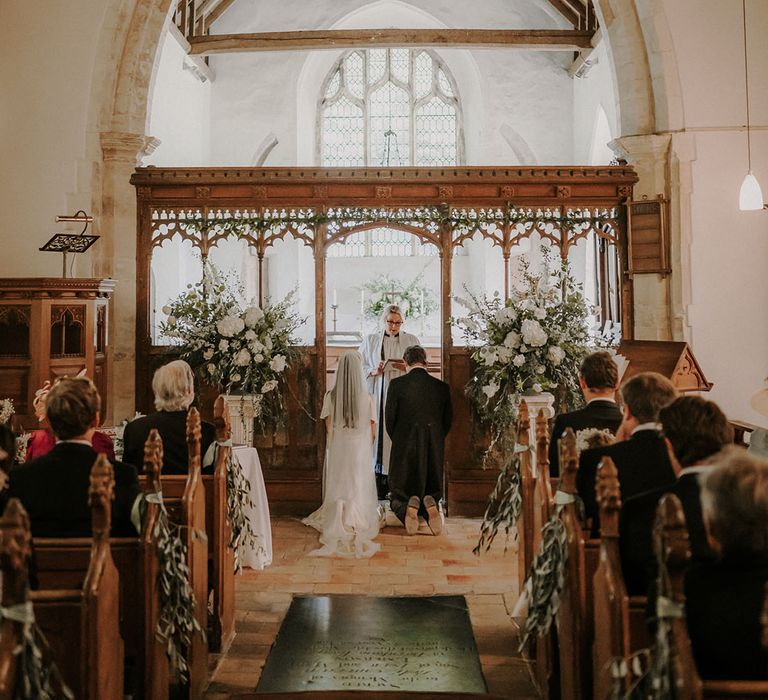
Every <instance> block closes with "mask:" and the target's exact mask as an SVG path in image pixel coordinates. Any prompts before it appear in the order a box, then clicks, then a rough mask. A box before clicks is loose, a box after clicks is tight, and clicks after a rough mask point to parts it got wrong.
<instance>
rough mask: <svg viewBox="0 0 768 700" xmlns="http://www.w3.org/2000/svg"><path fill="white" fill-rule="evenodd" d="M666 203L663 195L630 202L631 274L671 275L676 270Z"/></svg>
mask: <svg viewBox="0 0 768 700" xmlns="http://www.w3.org/2000/svg"><path fill="white" fill-rule="evenodd" d="M666 206H667V202H666V200H665V199H664V197H663V196H662V195H659V196H658V197H657V198H656V199H643V200H640V201H637V202H629V204H628V207H627V236H628V241H629V242H628V253H629V274H630V275H636V274H649V273H655V274H661V275H668V274H670V273H671V272H672V268H671V267H670V263H669V236H668V235H667V223H666V222H667V217H666Z"/></svg>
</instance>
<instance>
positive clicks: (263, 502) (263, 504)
mask: <svg viewBox="0 0 768 700" xmlns="http://www.w3.org/2000/svg"><path fill="white" fill-rule="evenodd" d="M233 449H234V453H235V455H236V456H237V459H238V460H239V461H240V464H241V465H242V467H243V476H244V477H245V480H246V481H247V482H248V483H249V484H250V485H251V500H252V501H253V508H249V509H248V511H247V515H248V517H249V518H250V521H251V527H252V528H253V531H254V533H255V535H256V546H255V549H249V550H246V551H245V553H244V555H243V559H242V565H243V566H247V567H250V568H251V569H263V568H264V567H266V566H269V565H270V564H271V563H272V526H271V524H270V521H269V502H268V501H267V489H266V487H265V486H264V476H263V474H262V473H261V462H260V460H259V453H258V452H257V451H256V448H255V447H246V446H245V445H240V446H237V447H235V448H233Z"/></svg>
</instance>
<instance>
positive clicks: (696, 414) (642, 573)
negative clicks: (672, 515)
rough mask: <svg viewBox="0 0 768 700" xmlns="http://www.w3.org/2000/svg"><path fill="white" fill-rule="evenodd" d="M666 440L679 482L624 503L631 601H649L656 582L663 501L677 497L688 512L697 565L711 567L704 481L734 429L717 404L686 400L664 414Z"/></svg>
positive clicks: (624, 555) (622, 528)
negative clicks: (656, 528)
mask: <svg viewBox="0 0 768 700" xmlns="http://www.w3.org/2000/svg"><path fill="white" fill-rule="evenodd" d="M659 420H660V421H661V426H662V431H663V433H664V439H665V440H666V442H667V445H668V449H669V453H670V454H669V458H670V462H671V464H672V468H673V469H674V471H675V473H676V474H677V480H676V481H674V482H672V483H670V484H665V485H663V486H659V487H657V488H655V489H652V490H650V491H646V492H644V493H640V494H637V495H636V496H633V497H632V498H629V499H627V500H626V501H624V503H623V505H622V508H621V512H620V514H619V549H620V552H621V568H622V570H623V571H624V583H625V584H626V586H627V592H628V593H629V594H630V595H645V594H647V593H648V592H649V585H651V584H652V583H653V582H654V581H655V580H656V558H655V556H654V553H653V523H654V519H655V517H656V507H657V505H658V503H659V499H660V498H661V497H662V496H663V495H664V494H665V493H674V494H675V495H676V496H677V497H678V498H679V499H680V502H681V504H682V506H683V512H684V513H685V523H686V526H687V528H688V537H689V539H690V544H691V555H692V557H691V560H692V561H693V562H705V561H711V560H712V559H713V558H714V553H713V551H712V548H711V546H710V543H709V540H708V538H707V532H706V529H705V527H704V518H703V515H702V510H701V497H700V478H701V477H703V476H705V475H706V474H708V473H709V472H710V471H711V469H712V464H711V461H712V458H713V456H714V455H715V454H717V453H718V452H719V451H720V450H721V449H723V447H725V446H726V445H729V444H731V443H732V442H733V428H732V427H731V425H730V423H729V422H728V419H727V418H726V417H725V414H724V413H723V412H722V411H721V410H720V408H719V407H718V405H717V404H716V403H714V402H713V401H705V400H704V399H702V398H700V397H698V396H681V397H680V398H679V399H676V400H675V401H673V402H672V403H671V404H670V405H669V406H667V407H666V408H662V409H661V411H659Z"/></svg>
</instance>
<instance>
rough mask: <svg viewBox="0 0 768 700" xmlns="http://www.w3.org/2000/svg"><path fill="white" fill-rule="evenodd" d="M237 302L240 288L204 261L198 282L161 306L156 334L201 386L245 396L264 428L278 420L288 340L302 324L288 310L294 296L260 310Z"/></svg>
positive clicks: (293, 341) (290, 347)
mask: <svg viewBox="0 0 768 700" xmlns="http://www.w3.org/2000/svg"><path fill="white" fill-rule="evenodd" d="M241 298H242V285H240V284H239V283H238V282H237V281H236V280H234V279H233V278H232V277H227V278H225V277H224V276H222V274H221V273H220V272H219V270H218V269H217V268H216V266H215V265H213V263H211V262H210V261H205V262H204V264H203V277H202V280H201V281H200V282H199V283H197V284H194V285H187V291H186V292H184V293H183V294H181V295H180V296H178V297H177V298H176V299H174V300H173V301H172V302H171V303H170V304H169V305H168V306H164V307H163V313H165V314H166V315H167V317H168V318H167V320H166V321H165V322H163V323H161V324H160V330H161V332H162V334H163V335H164V336H166V337H167V338H170V339H171V340H172V341H174V342H175V343H176V344H178V345H180V346H181V358H182V359H183V360H186V361H187V362H188V363H189V364H190V366H191V367H192V369H193V370H194V371H195V372H196V373H197V375H198V376H199V377H200V379H201V380H202V381H204V382H206V383H209V384H215V385H216V386H217V387H218V388H219V390H220V391H222V392H224V393H226V394H229V393H232V392H237V393H242V394H244V395H248V396H249V397H250V400H251V401H252V403H253V408H254V417H255V418H256V419H257V420H258V421H259V423H260V424H261V425H262V427H264V426H265V425H267V424H273V423H274V422H275V421H276V420H279V419H280V418H281V417H282V414H283V403H282V392H281V391H280V387H281V383H282V382H283V381H284V376H285V375H284V373H285V370H286V368H287V367H288V364H289V361H290V359H291V357H292V356H293V354H294V350H293V346H294V345H296V342H297V341H296V339H295V338H294V337H293V335H294V333H295V331H296V329H297V328H298V327H299V326H301V324H302V323H304V322H305V321H306V319H304V318H301V317H300V316H299V315H298V314H297V313H296V312H295V311H293V310H292V309H293V305H294V292H291V293H290V294H289V295H288V296H287V297H286V298H285V299H284V300H283V301H281V302H278V303H275V304H272V303H267V304H265V305H264V306H263V307H260V306H258V305H256V304H251V305H249V306H246V307H245V308H243V305H242V304H241V302H240V301H239V300H240V299H241Z"/></svg>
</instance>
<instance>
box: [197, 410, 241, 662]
mask: <svg viewBox="0 0 768 700" xmlns="http://www.w3.org/2000/svg"><path fill="white" fill-rule="evenodd" d="M213 424H214V426H215V427H216V441H217V442H222V443H223V442H229V441H230V440H231V438H232V427H231V425H230V421H229V411H228V410H227V406H226V402H225V401H224V397H222V396H219V397H218V398H217V399H216V402H215V403H214V406H213ZM231 454H232V448H231V447H228V446H227V447H219V448H218V452H217V455H216V463H215V465H214V470H213V475H210V474H206V475H204V476H203V485H204V491H205V531H206V534H207V536H208V559H209V561H210V562H211V566H210V572H211V576H212V578H213V580H212V582H211V588H212V589H213V614H212V615H211V616H210V618H209V620H208V647H209V649H210V650H211V651H215V652H222V651H226V650H227V648H228V647H229V645H230V643H231V642H232V639H233V638H234V636H235V552H234V550H233V549H232V547H231V546H230V543H231V541H232V524H231V523H230V522H229V519H228V518H227V468H228V465H229V460H230V456H231Z"/></svg>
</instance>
